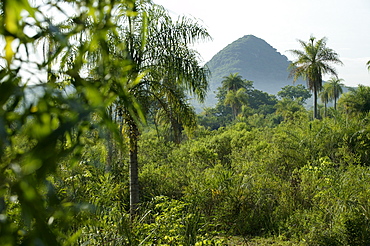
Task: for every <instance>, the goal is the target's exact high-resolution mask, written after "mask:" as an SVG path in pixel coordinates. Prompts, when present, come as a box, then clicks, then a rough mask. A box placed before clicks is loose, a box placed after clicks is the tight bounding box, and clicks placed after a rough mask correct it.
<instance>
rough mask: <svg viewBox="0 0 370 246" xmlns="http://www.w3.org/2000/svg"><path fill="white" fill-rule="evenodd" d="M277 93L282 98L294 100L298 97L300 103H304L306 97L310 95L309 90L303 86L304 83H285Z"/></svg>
mask: <svg viewBox="0 0 370 246" xmlns="http://www.w3.org/2000/svg"><path fill="white" fill-rule="evenodd" d="M277 95H278V96H279V97H280V98H282V99H284V98H286V99H290V100H293V101H294V100H296V99H298V100H299V102H300V104H304V103H305V102H306V100H307V99H308V98H310V97H311V96H312V95H311V93H310V91H309V90H307V89H306V88H305V86H304V85H296V86H293V85H287V86H284V87H283V88H281V91H279V92H278V93H277Z"/></svg>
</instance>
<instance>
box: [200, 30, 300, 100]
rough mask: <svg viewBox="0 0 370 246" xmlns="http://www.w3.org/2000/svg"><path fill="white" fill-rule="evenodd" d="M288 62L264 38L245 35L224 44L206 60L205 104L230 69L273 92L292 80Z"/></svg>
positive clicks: (289, 83)
mask: <svg viewBox="0 0 370 246" xmlns="http://www.w3.org/2000/svg"><path fill="white" fill-rule="evenodd" d="M289 64H290V61H288V58H287V57H286V56H284V55H282V54H280V53H279V52H277V50H276V49H275V48H273V47H272V46H271V45H270V44H268V43H267V42H266V41H265V40H263V39H260V38H257V37H255V36H253V35H246V36H244V37H242V38H240V39H238V40H236V41H234V42H233V43H231V44H229V45H227V46H226V47H225V48H224V49H222V50H221V51H219V52H218V53H217V54H216V55H215V56H214V57H213V58H212V59H211V60H210V61H209V62H207V63H206V66H208V68H209V69H210V71H211V78H210V91H209V94H208V98H207V100H206V103H205V106H212V105H214V104H215V103H216V99H215V94H216V93H215V92H216V91H217V88H218V87H220V85H221V81H222V80H223V77H225V76H228V75H229V74H230V73H239V74H240V75H241V76H242V77H243V78H244V79H247V80H252V81H253V82H254V87H255V88H256V89H259V90H262V91H265V92H268V93H270V94H276V93H277V92H278V91H280V89H281V88H282V87H284V86H286V85H292V84H293V82H292V81H293V80H292V79H290V78H288V77H289V72H288V70H287V68H288V66H289ZM301 83H302V82H301Z"/></svg>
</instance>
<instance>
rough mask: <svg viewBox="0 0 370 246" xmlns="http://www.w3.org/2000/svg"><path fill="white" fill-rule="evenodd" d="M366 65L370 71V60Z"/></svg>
mask: <svg viewBox="0 0 370 246" xmlns="http://www.w3.org/2000/svg"><path fill="white" fill-rule="evenodd" d="M366 66H367V70H369V71H370V60H369V61H368V62H367V63H366Z"/></svg>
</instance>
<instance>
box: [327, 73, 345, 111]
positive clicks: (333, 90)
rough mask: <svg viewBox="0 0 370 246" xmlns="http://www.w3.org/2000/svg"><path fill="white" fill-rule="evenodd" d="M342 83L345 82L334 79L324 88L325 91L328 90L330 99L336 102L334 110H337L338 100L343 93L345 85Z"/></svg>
mask: <svg viewBox="0 0 370 246" xmlns="http://www.w3.org/2000/svg"><path fill="white" fill-rule="evenodd" d="M341 81H343V79H339V78H337V77H332V78H330V79H329V80H328V81H327V84H325V86H324V89H325V90H327V93H328V97H329V99H330V100H334V109H337V100H338V98H339V96H340V95H341V94H342V93H343V86H344V84H342V83H340V82H341ZM326 85H327V86H326Z"/></svg>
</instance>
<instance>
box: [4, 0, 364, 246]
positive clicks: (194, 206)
mask: <svg viewBox="0 0 370 246" xmlns="http://www.w3.org/2000/svg"><path fill="white" fill-rule="evenodd" d="M65 2H66V3H65V4H67V2H69V1H65ZM70 7H71V8H73V9H74V11H75V12H73V17H71V13H70V12H68V14H67V13H66V12H65V10H63V8H64V6H63V5H60V2H55V1H50V2H48V1H44V3H42V5H41V6H36V7H33V6H31V5H30V4H29V1H27V0H20V1H2V2H1V22H2V26H1V35H2V37H3V39H4V41H5V54H4V56H3V65H2V68H1V71H0V73H1V76H0V244H1V245H231V244H232V241H234V242H235V240H236V239H235V238H234V237H237V238H238V241H239V243H245V244H246V243H247V242H250V241H253V240H255V238H256V237H266V238H268V239H266V240H268V241H269V243H271V241H270V240H272V241H274V240H279V241H280V244H285V243H286V244H287V245H290V244H294V245H298V244H301V245H368V244H369V242H370V229H369V228H370V219H369V216H370V200H369V197H370V182H369V179H370V158H369V157H370V156H369V155H370V153H369V149H370V113H369V111H370V104H369V102H370V100H369V99H370V87H366V86H359V87H358V88H356V89H350V91H349V92H348V93H344V94H342V95H341V96H340V98H339V99H338V97H339V95H337V94H335V92H333V93H332V94H330V91H332V90H330V87H329V88H328V89H327V90H328V96H327V97H326V99H325V100H326V101H332V100H333V101H335V102H337V103H335V105H336V108H326V107H325V108H322V107H321V108H320V107H319V108H318V109H319V110H318V115H315V116H317V118H319V119H313V117H312V112H310V111H309V110H307V109H306V108H305V107H304V106H303V105H304V102H305V101H306V100H307V99H308V98H309V97H310V93H309V91H308V90H307V89H305V88H304V86H302V85H297V86H293V85H288V86H285V87H283V88H282V89H281V91H280V92H279V93H278V97H276V96H273V95H269V94H268V93H266V92H263V91H261V90H258V89H255V88H254V86H253V82H252V81H249V80H246V79H244V78H243V77H242V76H240V75H239V74H237V73H236V74H225V75H224V78H223V82H222V84H221V86H220V87H219V89H218V94H217V99H218V102H217V105H215V107H212V108H206V109H205V110H204V112H202V113H201V114H199V115H198V116H197V119H198V122H197V123H196V121H195V120H196V115H195V114H194V112H193V111H192V108H191V106H190V105H189V103H188V101H187V99H186V95H187V94H189V93H190V94H192V95H193V96H197V97H198V98H199V99H203V98H204V96H205V89H206V85H207V83H206V79H207V75H208V72H207V70H206V69H205V68H203V67H201V66H199V63H198V59H197V57H198V56H197V53H196V52H195V51H194V50H192V49H190V48H189V47H190V46H191V44H192V43H193V42H195V41H197V40H199V39H200V40H202V39H207V38H209V36H208V34H207V32H206V30H205V29H204V28H203V27H201V26H199V25H198V24H197V23H196V22H194V21H193V20H192V19H188V18H186V17H184V18H180V19H179V20H178V21H173V20H171V18H170V17H169V15H168V14H167V12H166V11H165V10H164V9H163V8H162V7H161V6H157V5H154V4H152V3H151V2H150V1H140V2H139V1H138V2H136V1H131V0H122V1H107V0H105V1H84V0H80V1H74V3H73V4H71V5H70ZM45 8H46V9H51V10H53V11H56V12H57V13H58V14H59V15H62V16H64V17H65V20H64V21H62V22H60V23H53V21H52V20H51V19H49V18H48V17H47V16H45V15H44V14H43V13H42V11H41V10H44V9H45ZM68 11H70V10H68ZM39 47H42V50H43V52H42V57H43V58H42V59H40V60H37V59H34V56H37V51H35V49H40V48H39ZM333 81H336V84H337V85H339V87H340V86H341V84H340V83H339V82H340V81H339V79H338V80H335V79H333ZM27 82H28V83H29V85H27V84H26V83H27ZM333 84H334V82H333ZM339 91H341V90H339ZM30 93H34V95H33V99H32V100H30ZM334 94H335V95H334ZM339 94H340V93H339ZM319 106H320V105H319ZM133 172H135V175H136V176H135V175H134V177H133ZM136 179H137V180H136ZM137 189H139V190H137ZM138 191H139V192H138Z"/></svg>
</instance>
